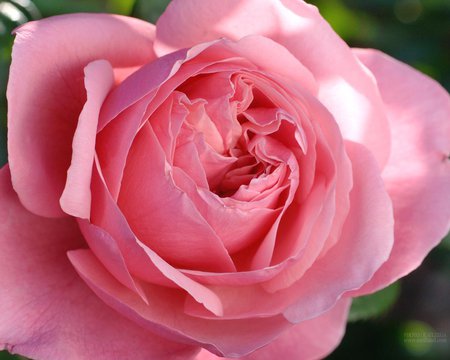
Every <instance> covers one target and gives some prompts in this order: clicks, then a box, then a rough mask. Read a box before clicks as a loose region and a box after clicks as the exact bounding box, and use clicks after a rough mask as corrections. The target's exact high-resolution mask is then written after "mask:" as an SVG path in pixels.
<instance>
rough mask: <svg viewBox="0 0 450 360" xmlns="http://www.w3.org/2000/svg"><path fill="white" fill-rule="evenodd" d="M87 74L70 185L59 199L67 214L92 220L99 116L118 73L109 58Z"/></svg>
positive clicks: (88, 69) (89, 69)
mask: <svg viewBox="0 0 450 360" xmlns="http://www.w3.org/2000/svg"><path fill="white" fill-rule="evenodd" d="M84 74H85V86H86V92H87V101H86V104H85V105H84V107H83V110H82V111H81V114H80V118H79V120H78V126H77V128H76V130H75V135H74V138H73V142H72V163H71V165H70V168H69V170H68V171H67V181H66V187H65V188H64V191H63V194H62V196H61V198H60V199H59V202H60V204H61V208H62V209H63V210H64V212H66V213H67V214H69V215H72V216H75V217H79V218H82V219H89V216H90V210H91V188H90V186H91V185H90V183H91V175H92V165H93V163H94V152H95V137H96V134H97V123H98V116H99V113H100V108H101V106H102V104H103V101H104V100H105V98H106V95H107V94H108V92H109V91H110V90H111V87H112V86H113V84H114V73H113V70H112V67H111V65H110V64H109V63H108V62H107V61H105V60H98V61H94V62H92V63H90V64H89V65H88V66H86V68H85V69H84Z"/></svg>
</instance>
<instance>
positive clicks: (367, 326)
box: [0, 0, 450, 360]
mask: <svg viewBox="0 0 450 360" xmlns="http://www.w3.org/2000/svg"><path fill="white" fill-rule="evenodd" d="M168 2H169V1H168V0H70V1H69V0H67V1H60V0H33V1H31V0H8V1H6V0H5V1H2V0H0V165H1V164H4V163H6V159H7V155H6V99H5V92H6V84H7V77H8V67H9V62H10V54H11V45H12V41H13V38H12V37H11V35H10V32H11V30H12V29H13V28H14V27H16V26H18V25H20V24H21V23H23V22H26V21H28V20H30V19H38V18H40V17H47V16H52V15H56V14H62V13H70V12H113V13H121V14H125V15H132V16H136V17H140V18H142V19H145V20H149V21H151V22H155V21H156V19H157V18H158V16H159V15H160V14H161V12H162V11H163V10H164V8H165V7H166V5H167V3H168ZM309 2H310V3H313V4H315V5H317V6H318V7H319V9H320V11H321V13H322V15H323V16H324V17H325V18H326V19H327V20H328V21H329V22H330V23H331V25H332V26H333V27H334V29H335V30H336V31H337V32H338V33H339V34H340V35H341V37H343V38H344V39H345V40H346V41H347V43H348V44H349V45H350V46H354V47H373V48H377V49H380V50H382V51H384V52H386V53H388V54H390V55H392V56H394V57H396V58H398V59H400V60H402V61H404V62H406V63H408V64H410V65H412V66H414V67H415V68H417V69H419V70H421V71H423V72H425V73H426V74H428V75H430V76H431V77H433V78H434V79H436V80H437V81H439V82H440V83H441V84H442V85H443V86H444V87H445V88H446V89H447V90H449V89H450V0H365V1H361V0H316V1H312V0H311V1H309ZM449 121H450V119H449ZM449 186H450V184H449ZM449 201H450V199H449ZM0 292H1V289H0ZM0 311H1V309H0ZM17 325H18V326H20V324H17ZM324 331H326V329H324ZM18 358H20V357H17V356H12V355H9V354H8V353H6V352H0V360H6V359H8V360H9V359H16V360H17V359H18ZM329 359H332V360H337V359H368V360H370V359H386V360H390V359H392V360H394V359H395V360H402V359H413V360H414V359H418V360H419V359H420V360H425V359H426V360H440V359H450V238H449V237H447V238H446V239H445V240H444V241H443V242H442V243H441V245H440V246H438V247H437V248H436V249H434V250H433V251H432V252H431V253H430V255H429V256H428V257H427V259H426V260H425V262H424V263H423V264H422V266H421V267H420V268H419V269H418V270H416V271H415V272H413V273H412V274H411V275H409V276H407V277H406V278H404V279H402V280H401V281H399V282H397V283H396V284H395V285H394V286H391V287H390V288H388V289H387V290H385V291H383V292H382V293H380V294H375V295H373V296H370V297H367V298H363V299H358V300H356V301H355V302H354V306H353V307H352V311H351V314H350V321H349V323H348V326H347V332H346V335H345V337H344V340H343V342H342V344H341V345H340V346H339V348H338V349H337V350H336V351H335V352H334V353H333V354H332V355H331V356H330V357H329ZM286 360H287V359H286ZM289 360H290V359H289Z"/></svg>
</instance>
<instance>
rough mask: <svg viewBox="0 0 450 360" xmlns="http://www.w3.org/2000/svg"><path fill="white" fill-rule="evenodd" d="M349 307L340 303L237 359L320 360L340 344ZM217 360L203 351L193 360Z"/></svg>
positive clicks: (346, 300) (343, 301)
mask: <svg viewBox="0 0 450 360" xmlns="http://www.w3.org/2000/svg"><path fill="white" fill-rule="evenodd" d="M349 307H350V300H349V299H342V300H340V301H339V302H338V303H337V304H336V305H335V306H334V307H333V308H332V309H331V310H328V311H327V312H326V313H324V314H322V315H320V316H319V317H316V318H314V319H311V320H306V321H303V322H301V323H299V324H297V325H294V326H293V327H292V328H290V329H289V330H287V331H286V332H284V333H282V334H281V336H280V337H279V338H277V339H275V340H274V341H273V342H271V343H270V344H269V345H266V346H264V347H263V348H261V349H259V350H256V351H255V352H253V353H251V354H250V355H247V356H244V357H242V358H240V359H242V360H273V359H289V360H290V359H295V360H312V359H323V358H324V357H325V356H327V355H328V354H329V353H331V352H332V351H333V350H334V349H335V348H336V346H337V345H339V343H340V342H341V340H342V337H343V336H344V332H345V326H346V324H347V315H348V310H349ZM220 359H223V358H219V357H217V356H216V355H214V354H212V353H210V352H209V351H207V350H205V349H202V350H201V351H200V353H199V354H198V355H197V357H196V358H195V360H220ZM227 359H229V358H227ZM229 360H231V359H229Z"/></svg>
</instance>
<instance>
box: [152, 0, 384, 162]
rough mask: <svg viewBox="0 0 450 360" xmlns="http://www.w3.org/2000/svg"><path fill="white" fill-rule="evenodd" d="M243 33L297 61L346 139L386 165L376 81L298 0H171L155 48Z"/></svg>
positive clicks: (161, 51) (314, 12)
mask: <svg viewBox="0 0 450 360" xmlns="http://www.w3.org/2000/svg"><path fill="white" fill-rule="evenodd" d="M247 35H263V36H266V37H268V38H270V39H272V40H274V41H276V42H278V43H279V44H281V45H283V46H284V47H286V49H287V50H289V51H290V52H291V53H292V54H293V55H294V56H295V57H296V58H297V59H298V60H300V62H301V63H302V64H303V66H305V67H306V68H307V69H308V70H309V71H310V72H311V73H312V74H313V76H314V77H315V79H316V81H317V83H318V86H319V92H318V97H319V99H320V100H321V101H322V102H323V103H324V104H325V105H326V106H327V108H328V109H329V110H330V111H331V112H332V113H333V115H334V116H335V118H336V120H337V121H338V123H339V126H340V128H341V130H342V133H343V135H344V138H346V139H350V140H353V141H356V142H360V143H363V144H364V145H365V146H367V147H368V148H369V149H370V150H372V152H373V153H374V155H375V157H376V159H377V160H378V162H379V163H380V164H381V165H384V164H385V162H386V160H387V157H388V154H389V128H388V123H387V119H386V116H385V114H384V111H383V106H382V101H381V98H380V96H379V94H378V91H377V88H376V84H375V82H374V81H373V79H372V78H371V76H370V75H369V74H367V72H366V71H365V69H364V68H363V67H362V66H361V64H360V63H359V62H358V60H357V58H356V57H355V56H354V55H353V54H352V53H351V51H350V49H349V47H348V46H347V45H346V44H345V43H344V41H342V39H340V38H339V37H338V35H336V33H335V32H334V31H333V30H332V29H331V27H330V26H329V24H328V23H327V22H326V21H325V20H324V19H323V18H322V17H321V16H320V14H319V12H318V10H317V9H316V8H315V7H314V6H311V5H308V4H306V3H305V2H303V1H296V0H264V1H261V0H245V1H244V0H230V1H222V0H209V1H203V0H191V1H184V0H175V1H172V2H171V3H170V4H169V6H168V7H167V10H166V11H165V13H164V14H163V15H162V16H161V17H160V19H159V20H158V23H157V34H156V40H155V51H156V53H157V54H159V55H162V54H166V53H168V52H172V51H174V50H177V49H181V48H186V47H191V46H193V45H195V44H199V43H202V42H206V41H211V40H215V39H218V38H223V37H225V38H229V39H232V40H239V39H241V38H243V37H245V36H247ZM277 53H278V52H277ZM283 57H284V56H283ZM272 60H273V59H272ZM272 60H271V61H272Z"/></svg>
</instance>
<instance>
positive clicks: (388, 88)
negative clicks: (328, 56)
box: [355, 50, 450, 295]
mask: <svg viewBox="0 0 450 360" xmlns="http://www.w3.org/2000/svg"><path fill="white" fill-rule="evenodd" d="M355 53H356V54H357V55H358V57H359V58H360V59H361V61H362V62H363V63H364V64H365V65H366V66H367V67H368V68H369V69H370V70H371V71H372V73H373V74H374V75H375V77H376V79H377V82H378V86H379V88H380V92H381V96H382V98H383V100H384V103H385V105H386V109H387V112H388V116H389V120H390V123H391V129H392V154H391V157H390V159H389V162H388V165H387V167H386V168H385V169H384V172H383V179H384V181H385V183H386V186H387V190H388V193H389V195H390V196H391V198H392V202H393V205H394V218H395V243H394V247H393V250H392V253H391V256H390V258H389V260H388V261H387V262H386V263H385V264H384V265H383V266H382V268H381V269H380V270H379V271H378V272H377V273H376V274H375V276H374V277H373V279H372V280H371V282H370V283H368V284H367V285H366V286H364V287H363V288H362V289H361V290H360V291H358V294H359V295H362V294H365V293H368V292H373V291H376V290H378V289H381V288H383V287H385V286H387V285H388V284H390V283H392V282H394V281H395V280H397V279H398V278H400V277H402V276H404V275H406V274H408V273H409V272H411V271H412V270H414V269H415V268H417V267H418V266H419V265H420V263H421V262H422V260H423V259H424V257H425V256H426V255H427V253H428V252H429V251H430V250H431V249H432V248H433V247H435V246H436V245H437V244H438V243H439V241H440V240H441V239H442V238H443V237H444V236H445V235H446V233H447V232H448V231H449V228H450V160H449V158H448V156H449V154H450V97H449V94H448V93H447V92H446V91H445V90H444V89H443V88H442V87H441V86H440V85H439V84H438V83H436V82H435V81H433V80H432V79H430V78H428V77H427V76H425V75H423V74H421V73H419V72H418V71H415V70H414V69H412V68H410V67H409V66H407V65H405V64H402V63H400V62H399V61H397V60H395V59H393V58H391V57H389V56H387V55H385V54H383V53H381V52H378V51H374V50H355Z"/></svg>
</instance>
